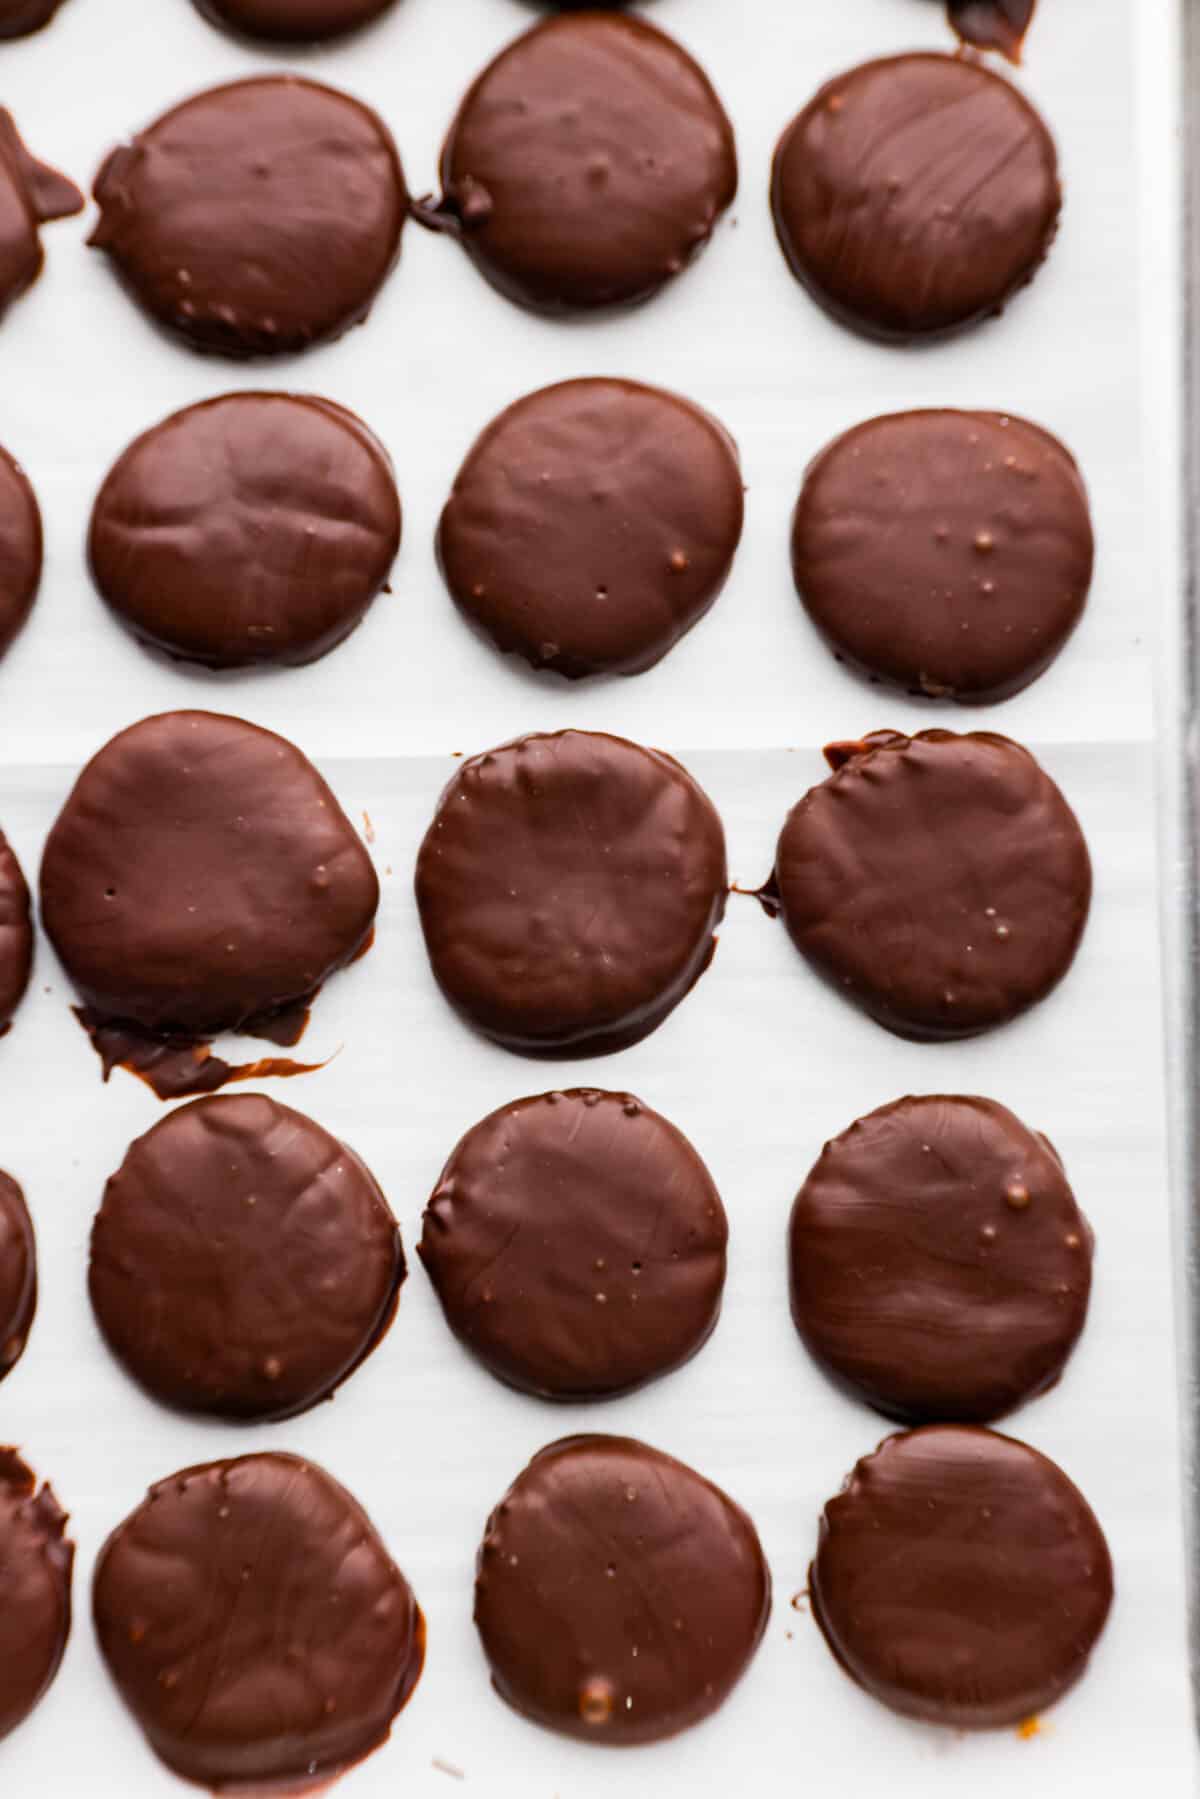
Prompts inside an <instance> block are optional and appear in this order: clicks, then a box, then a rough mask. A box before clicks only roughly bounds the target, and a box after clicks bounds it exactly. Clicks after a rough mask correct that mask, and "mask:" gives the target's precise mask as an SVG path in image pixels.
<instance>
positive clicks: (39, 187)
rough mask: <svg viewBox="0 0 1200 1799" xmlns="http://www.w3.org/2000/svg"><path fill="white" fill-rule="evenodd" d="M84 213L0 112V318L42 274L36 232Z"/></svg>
mask: <svg viewBox="0 0 1200 1799" xmlns="http://www.w3.org/2000/svg"><path fill="white" fill-rule="evenodd" d="M42 22H43V23H44V21H42ZM5 35H9V36H15V35H17V34H16V33H7V34H6V33H5V32H4V31H3V30H2V29H0V37H3V36H5ZM83 208H84V198H83V195H82V194H81V193H80V191H79V189H78V188H77V187H76V186H75V183H74V182H73V181H68V180H67V177H66V176H65V175H60V174H59V172H58V170H57V169H52V168H51V167H50V166H49V164H47V163H44V162H38V161H37V159H36V157H34V156H32V155H31V154H30V152H29V151H28V150H27V149H26V147H25V145H24V144H23V143H22V142H21V138H20V135H19V133H18V131H17V127H16V125H15V124H14V122H13V116H12V114H11V113H10V112H9V111H8V109H7V108H6V107H3V106H0V316H2V315H3V313H4V311H5V309H6V307H7V306H8V305H9V304H10V302H11V301H13V300H15V299H16V298H17V296H18V295H19V294H23V293H24V292H25V289H26V288H27V287H30V286H31V285H32V284H33V282H34V281H36V280H37V278H38V275H39V274H40V273H41V269H42V263H43V261H44V260H45V259H44V256H43V253H42V240H41V238H40V236H39V235H38V227H39V226H40V225H43V224H46V223H48V222H49V221H50V220H51V219H66V218H70V217H71V216H72V214H73V213H77V212H82V211H83Z"/></svg>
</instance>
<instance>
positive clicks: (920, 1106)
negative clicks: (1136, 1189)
mask: <svg viewBox="0 0 1200 1799" xmlns="http://www.w3.org/2000/svg"><path fill="white" fill-rule="evenodd" d="M788 1264H789V1273H790V1277H791V1296H792V1317H793V1319H794V1320H795V1323H796V1329H797V1330H798V1331H799V1333H800V1335H801V1337H802V1338H803V1339H804V1342H805V1344H806V1346H807V1347H808V1349H809V1350H810V1351H811V1352H812V1354H813V1355H814V1356H815V1357H816V1359H817V1361H818V1362H820V1363H821V1365H822V1366H823V1367H824V1368H826V1369H827V1370H828V1371H829V1372H830V1373H831V1374H832V1375H833V1376H834V1378H835V1379H836V1380H838V1381H839V1382H840V1383H841V1384H843V1385H844V1386H845V1387H847V1388H848V1389H849V1391H850V1392H852V1393H854V1394H855V1395H857V1396H858V1397H859V1398H861V1399H865V1400H866V1402H867V1404H868V1405H872V1406H874V1407H875V1409H876V1411H879V1412H882V1413H884V1415H885V1416H886V1417H889V1418H896V1419H899V1420H900V1422H901V1423H904V1424H923V1423H931V1422H934V1421H938V1420H942V1419H946V1420H954V1421H957V1422H962V1423H974V1424H982V1423H986V1422H987V1421H988V1420H989V1419H992V1418H998V1417H1000V1416H1001V1415H1002V1414H1003V1413H1005V1412H1009V1411H1012V1409H1013V1407H1014V1406H1018V1405H1020V1404H1022V1403H1023V1401H1025V1400H1027V1399H1032V1398H1033V1397H1034V1396H1035V1395H1036V1394H1038V1393H1044V1392H1045V1391H1046V1389H1047V1388H1048V1387H1052V1386H1053V1385H1054V1384H1055V1382H1056V1381H1057V1380H1058V1378H1059V1375H1060V1374H1061V1373H1062V1370H1063V1367H1064V1365H1065V1363H1066V1361H1067V1358H1068V1357H1069V1355H1070V1354H1071V1351H1072V1350H1073V1349H1074V1347H1075V1344H1076V1342H1077V1341H1078V1338H1079V1333H1080V1332H1081V1331H1082V1329H1083V1324H1084V1320H1085V1318H1086V1317H1087V1309H1088V1298H1089V1295H1090V1293H1091V1285H1092V1233H1091V1230H1090V1229H1089V1227H1088V1223H1087V1220H1086V1219H1085V1218H1084V1216H1083V1214H1082V1212H1081V1211H1080V1210H1079V1207H1078V1206H1077V1205H1076V1203H1075V1198H1074V1195H1073V1194H1072V1192H1071V1189H1070V1187H1069V1185H1068V1184H1067V1177H1066V1175H1065V1173H1064V1172H1063V1166H1062V1163H1061V1162H1060V1161H1059V1159H1058V1156H1057V1154H1056V1152H1055V1150H1054V1149H1053V1147H1052V1146H1051V1145H1050V1144H1049V1143H1048V1142H1047V1141H1046V1139H1045V1138H1044V1137H1041V1136H1038V1135H1036V1134H1035V1133H1034V1132H1033V1131H1030V1130H1027V1129H1026V1127H1025V1126H1024V1125H1023V1124H1022V1123H1021V1121H1020V1119H1019V1118H1015V1117H1014V1116H1013V1114H1012V1113H1011V1112H1010V1111H1008V1110H1007V1109H1006V1108H1005V1107H1004V1106H1000V1105H997V1104H996V1103H995V1101H994V1100H990V1099H974V1098H966V1097H963V1096H959V1095H948V1094H930V1095H926V1096H923V1097H921V1098H916V1099H898V1100H896V1101H895V1102H894V1103H893V1104H892V1105H890V1106H881V1107H880V1108H879V1110H878V1111H877V1112H871V1113H870V1114H869V1115H868V1116H867V1117H866V1118H860V1119H859V1120H858V1121H857V1123H855V1124H852V1125H851V1126H850V1128H849V1130H847V1131H843V1133H842V1135H841V1136H840V1137H835V1138H834V1139H833V1141H832V1143H827V1144H826V1145H825V1148H824V1149H823V1150H822V1152H821V1155H820V1158H819V1160H818V1161H817V1164H816V1166H815V1167H814V1168H813V1170H812V1172H811V1173H810V1174H809V1176H808V1179H807V1180H806V1181H805V1183H804V1185H803V1187H801V1189H800V1191H799V1193H798V1194H797V1196H796V1203H795V1205H794V1206H793V1207H792V1219H791V1227H790V1231H789V1237H788Z"/></svg>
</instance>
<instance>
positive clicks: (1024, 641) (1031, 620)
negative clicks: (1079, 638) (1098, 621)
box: [792, 411, 1093, 703]
mask: <svg viewBox="0 0 1200 1799" xmlns="http://www.w3.org/2000/svg"><path fill="white" fill-rule="evenodd" d="M1092 559H1093V538H1092V525H1091V516H1090V512H1089V509H1088V499H1087V492H1086V490H1085V488H1084V485H1083V480H1082V478H1081V476H1080V473H1079V469H1078V467H1077V465H1076V463H1075V459H1074V457H1073V456H1072V455H1071V453H1070V451H1069V450H1067V449H1066V448H1065V447H1064V446H1063V445H1062V444H1061V443H1059V441H1058V439H1057V438H1056V437H1052V436H1051V435H1050V433H1049V432H1048V431H1043V430H1042V429H1041V427H1040V426H1038V425H1032V424H1030V423H1029V422H1028V421H1027V420H1025V419H1019V418H1012V417H1009V416H1008V415H1007V414H1004V413H998V412H951V411H937V412H934V411H929V412H902V413H894V414H891V415H889V416H887V417H885V418H875V419H868V420H867V422H866V423H865V424H862V425H856V426H855V427H854V429H853V430H851V431H847V432H846V433H845V434H844V435H843V436H841V437H839V438H836V439H835V440H834V442H833V443H831V444H829V445H828V446H827V447H826V448H825V449H824V450H822V451H821V453H820V455H819V456H818V457H817V458H816V460H815V461H814V462H813V463H812V464H811V466H810V467H809V470H808V473H807V474H806V475H805V478H804V486H803V488H802V489H801V493H800V498H799V501H798V503H797V506H796V511H795V516H794V518H793V520H792V571H793V574H794V575H795V579H796V587H797V590H798V592H799V594H800V598H801V599H802V600H803V602H804V605H805V608H806V610H807V612H808V614H809V617H810V618H811V619H812V621H813V623H814V624H815V625H816V627H817V629H818V631H820V633H821V635H822V636H823V637H824V638H825V640H826V642H827V643H828V644H829V646H830V648H831V649H832V650H833V652H834V654H835V655H836V656H837V657H838V658H839V660H841V661H843V662H847V663H849V664H850V666H851V667H852V668H855V669H857V670H858V671H859V672H860V673H862V674H865V675H867V676H868V677H870V678H871V679H872V680H876V681H881V682H884V683H886V684H887V685H888V686H891V687H900V688H903V689H904V690H905V691H906V692H908V693H913V694H920V695H922V696H923V697H925V698H928V699H950V700H960V701H963V702H964V703H965V702H971V703H976V702H985V701H987V702H991V701H996V700H1004V699H1008V698H1009V697H1010V696H1011V695H1012V694H1014V693H1019V692H1020V690H1021V689H1022V688H1023V687H1026V686H1028V685H1029V683H1030V682H1031V681H1033V680H1036V678H1037V677H1038V675H1040V674H1042V673H1043V671H1044V670H1045V669H1046V668H1048V667H1049V665H1050V663H1051V662H1053V660H1054V658H1055V657H1056V656H1057V655H1058V653H1059V651H1060V650H1061V649H1062V647H1063V645H1064V644H1065V643H1066V641H1067V639H1068V638H1069V637H1070V635H1071V632H1072V631H1073V630H1074V629H1075V626H1076V624H1077V623H1078V622H1079V618H1080V615H1081V614H1082V612H1083V607H1084V602H1085V600H1086V598H1087V593H1088V588H1089V586H1090V584H1091V578H1092Z"/></svg>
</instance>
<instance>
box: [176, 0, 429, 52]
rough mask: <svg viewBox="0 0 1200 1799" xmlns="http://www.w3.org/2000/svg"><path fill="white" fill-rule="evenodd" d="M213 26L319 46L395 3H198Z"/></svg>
mask: <svg viewBox="0 0 1200 1799" xmlns="http://www.w3.org/2000/svg"><path fill="white" fill-rule="evenodd" d="M195 4H196V6H197V7H198V8H199V10H200V11H201V12H202V13H203V14H204V16H205V18H206V19H211V20H212V22H213V24H214V25H223V26H225V27H226V29H228V30H230V31H234V32H237V33H240V34H241V35H243V36H245V37H252V38H262V39H263V40H264V42H266V43H283V44H317V43H323V42H324V41H325V40H326V39H328V38H336V37H342V36H344V35H345V33H346V32H348V31H358V30H359V29H360V28H361V27H362V26H363V25H370V24H372V23H373V22H374V21H375V20H376V19H380V18H382V17H383V15H384V13H385V12H388V11H389V10H390V8H391V7H392V6H393V5H394V4H395V0H195Z"/></svg>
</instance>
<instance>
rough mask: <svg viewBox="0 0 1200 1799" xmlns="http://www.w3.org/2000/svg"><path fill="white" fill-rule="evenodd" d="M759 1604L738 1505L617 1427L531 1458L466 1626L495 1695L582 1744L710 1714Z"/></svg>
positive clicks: (734, 1674)
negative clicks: (473, 1630) (613, 1433)
mask: <svg viewBox="0 0 1200 1799" xmlns="http://www.w3.org/2000/svg"><path fill="white" fill-rule="evenodd" d="M770 1609H771V1578H770V1574H769V1573H768V1570H767V1564H766V1560H765V1558H764V1556H763V1552H762V1546H761V1544H760V1543H759V1540H758V1533H757V1531H756V1530H755V1528H754V1525H753V1524H752V1523H751V1521H750V1519H749V1518H748V1517H747V1516H746V1513H745V1512H744V1511H743V1510H742V1508H741V1507H740V1506H739V1505H735V1504H734V1502H733V1500H732V1499H730V1498H729V1497H728V1496H727V1495H726V1494H725V1493H723V1492H722V1491H721V1490H720V1488H719V1487H715V1486H713V1485H712V1483H711V1482H710V1481H707V1480H705V1479H704V1478H703V1477H702V1476H701V1475H699V1474H697V1473H696V1472H695V1470H694V1469H692V1468H688V1467H685V1465H684V1464H683V1463H682V1462H677V1461H675V1460H673V1459H672V1457H671V1456H668V1455H663V1454H662V1453H661V1452H660V1451H659V1450H657V1449H650V1448H648V1447H647V1446H646V1444H644V1443H637V1442H634V1441H633V1440H632V1439H631V1438H629V1437H590V1436H589V1437H566V1438H564V1439H563V1440H562V1441H561V1442H559V1443H552V1444H550V1446H549V1447H548V1448H546V1449H543V1450H542V1451H541V1452H540V1453H539V1454H538V1455H535V1456H534V1458H533V1460H532V1462H530V1464H529V1466H528V1467H527V1468H526V1469H525V1471H524V1472H523V1473H522V1474H520V1475H519V1476H518V1477H517V1479H516V1481H515V1482H514V1483H513V1485H512V1486H511V1487H510V1488H509V1490H508V1492H507V1494H506V1495H505V1497H504V1498H503V1500H502V1501H501V1502H500V1504H499V1506H498V1507H497V1508H496V1510H495V1511H494V1512H493V1513H492V1516H491V1517H490V1518H489V1519H488V1523H487V1529H486V1531H485V1534H484V1539H483V1546H482V1548H481V1549H480V1552H479V1562H478V1570H477V1574H476V1580H475V1622H476V1624H477V1625H478V1627H479V1634H480V1637H481V1638H482V1640H483V1648H484V1653H485V1654H486V1656H487V1659H488V1662H489V1664H490V1666H491V1670H492V1684H493V1685H494V1686H495V1688H496V1691H497V1692H498V1693H499V1694H500V1697H501V1698H502V1699H505V1700H507V1702H508V1704H509V1705H511V1706H512V1707H513V1708H514V1710H516V1711H518V1712H520V1713H521V1714H522V1715H523V1716H524V1717H526V1718H532V1719H533V1721H534V1722H535V1723H537V1724H543V1725H545V1726H546V1727H547V1728H548V1729H550V1730H557V1731H561V1732H562V1734H563V1735H565V1736H572V1737H582V1738H584V1739H585V1740H586V1741H588V1742H593V1743H605V1744H617V1745H620V1744H629V1743H653V1742H657V1741H659V1740H660V1739H661V1738H663V1737H670V1736H674V1735H675V1734H676V1733H677V1732H678V1731H681V1730H686V1729H687V1728H688V1726H689V1725H692V1724H698V1723H699V1722H700V1720H701V1719H702V1718H707V1717H708V1716H709V1715H710V1714H711V1713H712V1712H715V1711H716V1710H717V1708H718V1706H720V1705H721V1704H722V1703H723V1702H724V1700H725V1699H726V1698H727V1697H728V1695H729V1693H730V1692H731V1690H732V1689H733V1687H734V1686H735V1685H736V1683H737V1681H738V1680H739V1679H740V1678H741V1676H742V1674H743V1673H744V1672H745V1670H746V1668H747V1666H748V1665H749V1662H750V1660H751V1657H752V1656H753V1654H754V1651H755V1650H756V1649H757V1647H758V1644H759V1641H760V1639H761V1637H762V1634H763V1631H764V1630H765V1629H766V1623H767V1617H768V1614H769V1612H770Z"/></svg>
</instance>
